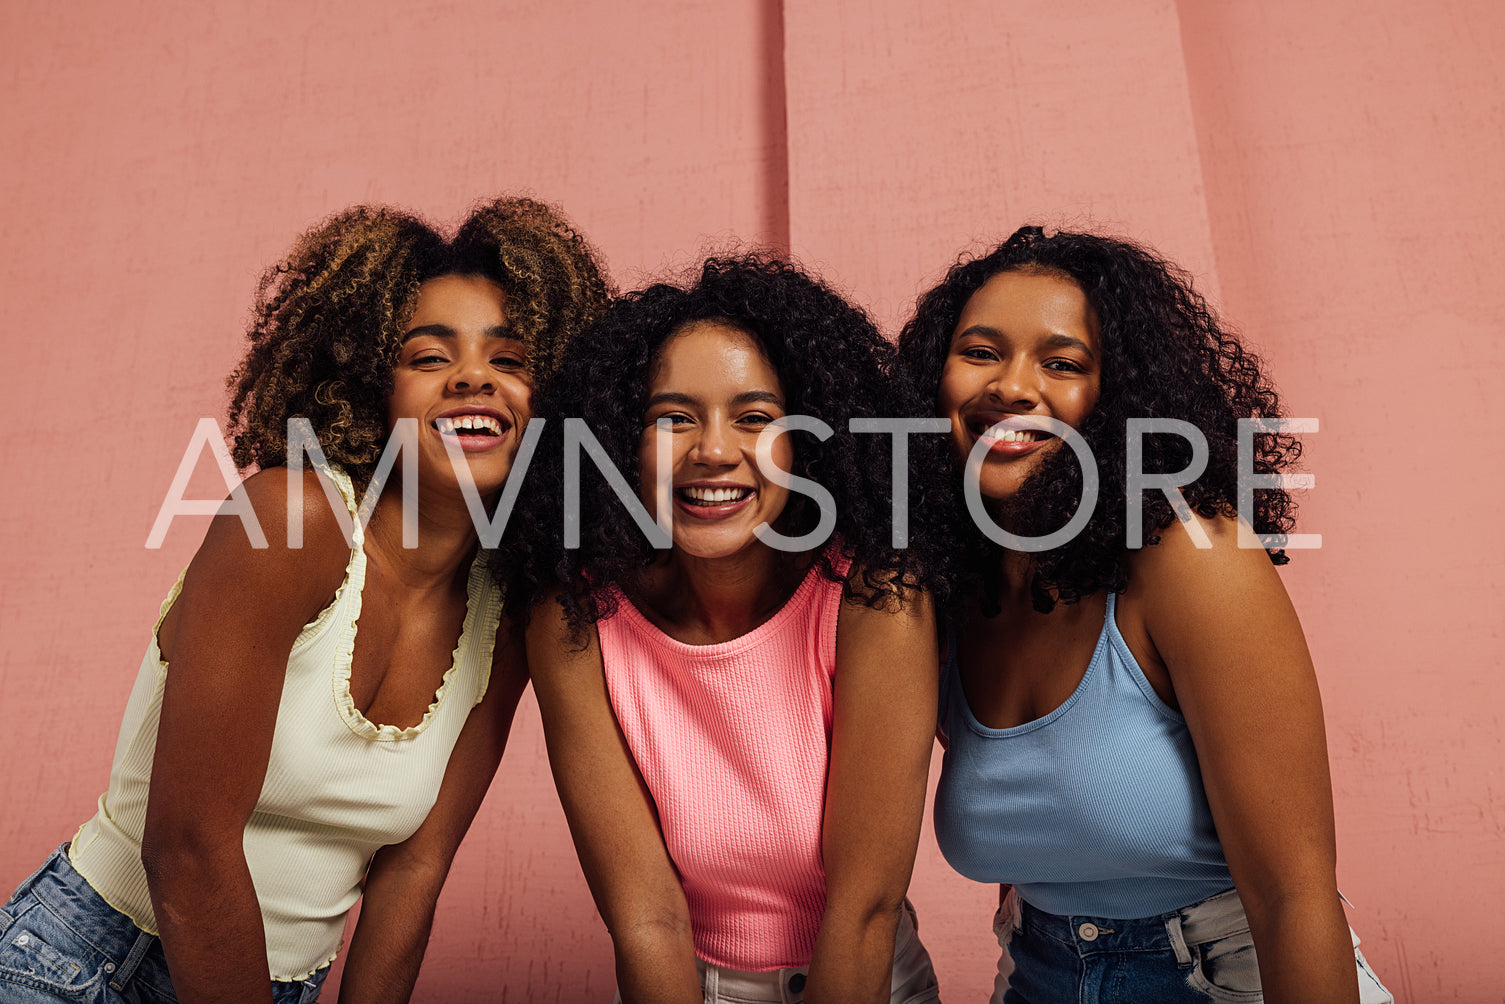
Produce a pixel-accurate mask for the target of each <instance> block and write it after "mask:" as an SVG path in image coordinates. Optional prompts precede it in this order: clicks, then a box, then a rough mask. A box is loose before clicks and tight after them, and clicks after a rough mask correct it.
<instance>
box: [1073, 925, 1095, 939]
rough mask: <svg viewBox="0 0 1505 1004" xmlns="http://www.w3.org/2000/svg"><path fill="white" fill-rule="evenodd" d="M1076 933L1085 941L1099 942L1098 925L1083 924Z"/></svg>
mask: <svg viewBox="0 0 1505 1004" xmlns="http://www.w3.org/2000/svg"><path fill="white" fill-rule="evenodd" d="M1076 933H1077V934H1078V935H1080V936H1081V939H1082V940H1083V941H1096V940H1097V925H1096V924H1083V925H1082V926H1081V927H1079V928H1077V929H1076Z"/></svg>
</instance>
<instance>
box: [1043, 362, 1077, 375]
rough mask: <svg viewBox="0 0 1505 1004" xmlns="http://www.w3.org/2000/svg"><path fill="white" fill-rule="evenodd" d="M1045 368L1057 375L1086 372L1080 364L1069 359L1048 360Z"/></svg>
mask: <svg viewBox="0 0 1505 1004" xmlns="http://www.w3.org/2000/svg"><path fill="white" fill-rule="evenodd" d="M1045 368H1046V369H1048V370H1055V371H1057V372H1059V373H1085V372H1087V370H1086V369H1085V368H1084V367H1083V366H1082V365H1081V364H1080V363H1076V362H1073V361H1072V360H1070V359H1050V360H1047V361H1046V363H1045Z"/></svg>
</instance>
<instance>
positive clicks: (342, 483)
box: [69, 468, 501, 980]
mask: <svg viewBox="0 0 1505 1004" xmlns="http://www.w3.org/2000/svg"><path fill="white" fill-rule="evenodd" d="M327 473H328V474H329V475H330V476H331V477H332V478H333V479H334V481H335V483H336V484H338V485H339V487H340V492H341V494H342V495H343V496H344V498H345V502H346V505H347V506H348V507H349V509H350V511H351V513H352V514H354V512H355V508H356V499H355V494H354V490H353V489H352V487H351V484H350V480H349V478H348V477H347V476H346V475H345V473H344V472H343V471H341V470H339V469H337V468H329V469H328V470H327ZM353 522H354V523H355V534H354V544H355V546H354V547H353V548H352V549H351V552H350V560H349V563H348V564H347V566H346V569H345V580H344V582H343V583H342V584H341V585H340V588H339V590H338V591H337V592H336V593H335V596H334V599H333V600H332V601H331V602H330V604H329V606H327V607H325V608H324V610H323V611H321V612H320V613H319V615H318V617H317V618H315V619H314V620H313V621H312V622H311V623H310V624H308V626H307V627H305V628H304V629H303V631H302V632H301V633H300V634H299V636H298V639H297V641H296V642H295V643H294V645H293V649H292V653H291V655H290V657H289V658H288V663H287V679H286V681H285V682H284V684H283V688H282V701H281V704H280V705H279V707H278V710H277V726H276V731H275V732H274V734H273V736H272V751H271V760H270V762H269V763H268V765H267V774H266V781H265V782H264V783H263V785H262V789H261V796H260V798H259V799H258V800H257V803H256V808H255V810H254V811H253V812H252V814H251V818H250V820H249V821H248V822H247V823H246V833H245V850H246V861H247V863H248V864H249V866H250V870H251V878H252V881H253V882H254V883H255V886H256V894H257V897H258V899H259V900H260V902H261V914H262V923H263V925H264V926H265V930H266V943H267V963H268V965H269V966H270V968H271V976H272V979H274V980H299V979H303V978H305V977H307V976H308V975H310V974H311V973H313V972H314V971H315V970H317V969H318V968H319V967H321V966H323V965H325V964H326V963H328V962H329V961H331V960H332V959H333V958H334V957H335V956H336V955H337V954H338V952H339V949H340V939H341V935H342V934H343V930H344V925H345V914H346V913H347V912H348V911H349V909H350V907H351V906H352V905H354V903H355V901H356V900H357V899H359V898H360V894H361V882H362V880H363V878H364V877H365V873H366V866H367V864H368V863H369V862H370V860H371V856H372V855H373V854H374V853H376V851H377V850H378V849H380V848H381V847H383V846H385V845H387V844H393V843H398V842H400V841H402V840H405V839H407V838H408V837H409V836H411V835H412V834H413V831H415V830H416V829H418V826H419V824H421V823H422V822H423V820H424V819H425V818H426V817H427V816H428V812H429V809H431V808H432V807H433V804H434V800H435V798H436V797H437V796H438V793H439V784H440V782H441V781H442V780H443V778H444V770H445V767H446V766H447V765H448V763H449V755H450V751H451V750H452V749H453V748H454V745H455V739H456V738H457V737H458V736H459V734H460V729H461V728H462V727H463V726H464V724H465V720H466V718H467V717H468V716H469V714H470V709H471V708H472V707H473V706H475V704H477V703H478V702H479V701H480V700H481V698H482V696H484V695H485V692H486V686H487V682H488V680H489V678H490V673H491V652H492V647H493V644H494V642H495V638H496V628H497V622H498V619H499V618H500V616H501V605H500V600H499V596H498V592H497V590H496V587H495V585H494V584H493V581H492V578H491V576H490V574H489V573H488V572H487V569H486V567H485V562H484V561H483V560H481V558H480V557H479V556H478V557H477V559H476V562H475V563H474V564H473V565H472V566H471V569H470V580H469V594H468V597H467V609H466V614H465V626H464V629H463V630H462V632H461V635H460V639H459V643H458V645H457V646H456V648H455V657H454V661H453V663H452V665H451V666H450V669H449V671H448V672H447V673H446V674H445V675H444V680H443V682H442V683H441V684H440V687H439V689H438V691H437V692H436V693H435V694H434V700H433V703H432V704H430V705H429V708H428V711H427V713H426V714H425V715H424V716H423V719H422V721H421V722H419V724H417V725H416V726H414V727H412V728H407V729H400V728H397V727H395V726H391V725H377V724H375V723H372V722H369V721H367V720H366V719H365V718H363V717H362V716H361V714H360V712H358V711H357V710H356V709H355V705H354V701H353V700H352V699H351V697H350V686H349V684H350V661H351V655H352V653H353V652H354V650H355V632H356V620H357V618H359V616H360V612H361V588H362V586H363V585H364V583H365V577H366V555H365V549H364V534H363V533H362V528H361V525H360V521H359V520H354V521H353ZM182 585H183V577H182V576H181V575H180V576H179V577H178V581H177V584H176V585H174V586H173V588H172V592H171V593H169V594H168V597H167V599H166V600H165V601H163V603H162V612H161V616H159V617H158V619H157V625H156V627H155V628H154V629H153V630H152V638H151V643H150V644H149V645H148V647H147V650H146V656H145V657H144V658H143V659H142V661H141V669H140V672H139V674H138V675H137V677H136V685H135V687H134V688H133V689H132V690H131V697H130V701H129V702H128V703H127V705H126V710H125V719H124V721H123V722H122V723H121V728H120V738H119V739H118V740H117V742H116V745H115V761H114V765H113V766H112V768H111V770H110V786H109V790H107V791H106V792H105V793H104V794H103V795H101V796H100V798H99V809H98V811H97V812H96V813H95V814H94V817H93V818H92V819H90V820H89V821H88V822H87V823H85V824H84V825H83V826H82V827H80V828H79V831H78V834H77V835H76V836H75V837H74V838H73V844H72V846H71V848H70V849H69V859H70V860H71V861H72V862H73V866H74V867H75V868H77V869H78V871H79V873H80V874H81V875H83V876H84V878H85V879H87V880H88V882H89V884H90V885H91V886H93V887H94V889H95V890H96V891H97V892H98V893H99V894H100V895H101V896H102V897H104V899H105V901H106V902H108V903H109V904H110V905H111V906H113V907H114V908H115V909H117V910H119V911H120V912H121V913H124V914H125V915H126V916H128V917H130V918H131V920H133V921H135V923H136V925H137V926H138V927H140V928H142V929H143V930H145V931H148V932H150V933H152V934H156V933H157V923H156V917H155V916H154V914H153V912H152V904H151V897H150V894H149V892H148V890H147V885H146V873H145V871H144V870H143V868H142V866H141V833H142V828H143V825H144V823H145V819H146V800H147V793H148V786H149V784H150V782H151V768H152V757H153V755H154V754H155V752H156V746H157V724H158V720H159V718H160V716H161V712H162V688H163V685H164V684H165V683H166V681H167V674H168V667H167V664H166V663H164V662H163V661H162V657H161V653H160V652H159V651H158V649H157V629H158V628H160V627H161V624H162V617H165V616H166V615H167V611H168V610H169V609H171V608H172V604H173V602H174V601H175V600H176V599H177V597H178V593H179V592H180V591H181V589H182Z"/></svg>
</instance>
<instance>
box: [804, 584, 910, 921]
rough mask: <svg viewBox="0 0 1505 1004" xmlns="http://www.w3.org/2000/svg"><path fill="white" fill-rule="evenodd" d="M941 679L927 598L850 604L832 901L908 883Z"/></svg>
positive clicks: (839, 703) (827, 829)
mask: <svg viewBox="0 0 1505 1004" xmlns="http://www.w3.org/2000/svg"><path fill="white" fill-rule="evenodd" d="M938 680H939V660H938V655H937V651H936V636H935V614H934V610H933V608H932V605H931V602H930V597H929V595H928V594H926V593H924V592H919V591H912V592H909V593H907V594H906V595H905V596H904V597H903V599H902V602H896V601H893V600H890V601H888V602H886V603H884V604H882V605H880V606H878V607H872V606H864V605H860V604H859V603H855V602H846V603H843V604H842V607H841V614H840V619H839V620H838V623H837V634H836V679H835V690H834V696H833V721H832V728H831V763H830V770H829V781H828V783H827V787H826V813H825V823H824V828H823V832H822V849H823V852H824V858H825V867H826V881H827V895H828V901H829V900H831V899H836V900H840V899H841V898H842V897H843V896H845V895H847V893H848V892H849V891H850V892H851V893H853V894H854V895H857V896H860V897H861V898H863V899H865V900H868V901H877V900H885V901H886V900H888V899H895V900H897V899H899V898H901V897H902V896H903V895H904V890H905V889H906V888H907V887H908V885H909V875H910V871H911V870H912V869H913V867H914V855H915V848H916V846H917V844H918V841H919V833H920V817H921V815H922V813H923V811H924V807H925V785H926V780H927V778H928V775H929V767H930V753H931V749H932V747H933V745H934V741H935V709H936V694H937V688H938Z"/></svg>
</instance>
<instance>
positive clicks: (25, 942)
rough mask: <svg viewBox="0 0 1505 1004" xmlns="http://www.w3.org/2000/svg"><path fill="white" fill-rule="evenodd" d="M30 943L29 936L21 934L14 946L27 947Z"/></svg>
mask: <svg viewBox="0 0 1505 1004" xmlns="http://www.w3.org/2000/svg"><path fill="white" fill-rule="evenodd" d="M30 943H31V935H29V934H23V935H21V936H20V937H19V938H17V939H16V944H18V945H29V944H30Z"/></svg>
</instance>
